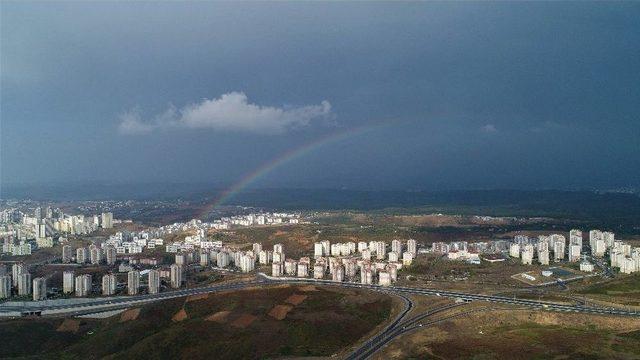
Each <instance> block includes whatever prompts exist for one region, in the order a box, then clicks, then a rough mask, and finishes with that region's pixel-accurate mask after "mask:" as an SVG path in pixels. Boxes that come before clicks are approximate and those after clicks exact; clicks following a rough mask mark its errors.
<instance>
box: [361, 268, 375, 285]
mask: <svg viewBox="0 0 640 360" xmlns="http://www.w3.org/2000/svg"><path fill="white" fill-rule="evenodd" d="M360 282H361V283H362V284H367V285H371V284H373V271H372V270H371V269H362V270H360Z"/></svg>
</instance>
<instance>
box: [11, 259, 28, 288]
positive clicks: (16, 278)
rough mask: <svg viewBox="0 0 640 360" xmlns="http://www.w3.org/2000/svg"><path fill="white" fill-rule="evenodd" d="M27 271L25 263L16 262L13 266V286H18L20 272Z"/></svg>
mask: <svg viewBox="0 0 640 360" xmlns="http://www.w3.org/2000/svg"><path fill="white" fill-rule="evenodd" d="M26 271H27V267H26V266H25V264H23V263H15V264H13V266H11V279H12V280H13V286H14V287H18V282H19V281H20V274H22V273H24V272H26Z"/></svg>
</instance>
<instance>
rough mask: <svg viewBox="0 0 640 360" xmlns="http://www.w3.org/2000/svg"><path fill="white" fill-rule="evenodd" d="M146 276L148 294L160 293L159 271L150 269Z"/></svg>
mask: <svg viewBox="0 0 640 360" xmlns="http://www.w3.org/2000/svg"><path fill="white" fill-rule="evenodd" d="M148 277H149V282H148V283H147V286H148V287H149V294H158V293H160V271H158V270H150V271H149V274H148Z"/></svg>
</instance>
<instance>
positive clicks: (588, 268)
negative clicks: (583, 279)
mask: <svg viewBox="0 0 640 360" xmlns="http://www.w3.org/2000/svg"><path fill="white" fill-rule="evenodd" d="M593 269H594V266H593V264H592V263H590V262H587V261H583V262H581V263H580V271H584V272H593Z"/></svg>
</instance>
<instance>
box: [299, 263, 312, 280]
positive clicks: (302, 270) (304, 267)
mask: <svg viewBox="0 0 640 360" xmlns="http://www.w3.org/2000/svg"><path fill="white" fill-rule="evenodd" d="M308 276H309V264H307V263H303V262H300V263H298V277H308Z"/></svg>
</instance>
